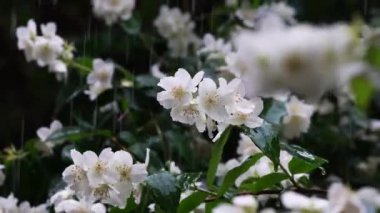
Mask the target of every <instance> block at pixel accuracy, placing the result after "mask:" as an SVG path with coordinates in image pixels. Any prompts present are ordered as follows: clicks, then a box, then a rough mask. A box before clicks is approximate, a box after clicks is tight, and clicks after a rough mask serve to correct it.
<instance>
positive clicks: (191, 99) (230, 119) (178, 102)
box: [157, 68, 263, 141]
mask: <svg viewBox="0 0 380 213" xmlns="http://www.w3.org/2000/svg"><path fill="white" fill-rule="evenodd" d="M203 75H204V73H203V72H202V71H200V72H198V73H197V74H196V75H195V76H194V77H193V78H191V76H190V74H189V73H188V72H187V71H186V70H185V69H182V68H181V69H178V71H177V72H176V73H175V74H174V76H170V77H164V78H162V79H161V80H160V82H159V83H158V86H160V87H161V88H163V89H164V91H162V92H160V93H158V94H157V100H158V101H159V102H160V104H161V105H162V106H163V107H164V108H166V109H171V112H170V115H171V117H172V119H173V120H174V121H179V122H181V123H184V124H190V125H193V124H195V126H196V127H197V129H198V131H199V132H203V131H205V129H206V126H207V129H208V131H209V136H210V137H212V132H213V131H214V130H216V129H218V132H219V133H218V134H217V135H216V137H215V138H214V141H215V140H216V139H218V138H219V136H220V135H221V133H222V132H223V131H224V130H225V129H226V128H227V126H228V125H245V126H247V127H250V128H255V127H258V126H261V124H262V122H263V120H262V119H261V118H259V117H258V116H259V114H260V113H261V111H262V109H263V103H262V100H261V99H259V98H255V99H252V100H247V99H245V98H244V95H245V90H244V85H243V84H242V82H241V80H239V79H233V80H232V81H230V82H229V83H227V81H226V80H225V79H224V78H219V87H218V86H217V85H216V84H215V82H214V81H213V80H212V79H210V78H203Z"/></svg>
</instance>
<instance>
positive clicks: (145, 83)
mask: <svg viewBox="0 0 380 213" xmlns="http://www.w3.org/2000/svg"><path fill="white" fill-rule="evenodd" d="M136 82H137V87H138V88H145V87H156V86H157V84H158V79H157V78H155V77H153V76H152V75H147V74H146V75H145V74H144V75H139V76H137V77H136Z"/></svg>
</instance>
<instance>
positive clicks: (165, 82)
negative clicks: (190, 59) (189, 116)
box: [157, 68, 204, 109]
mask: <svg viewBox="0 0 380 213" xmlns="http://www.w3.org/2000/svg"><path fill="white" fill-rule="evenodd" d="M203 74H204V73H203V72H202V71H200V72H198V73H197V74H196V75H195V76H194V78H191V76H190V74H189V73H188V72H187V71H186V70H185V69H182V68H180V69H178V71H177V72H176V73H175V74H174V77H173V76H170V77H165V78H162V79H161V80H160V82H159V83H158V86H160V87H161V88H163V89H164V91H162V92H159V93H158V94H157V100H158V101H159V102H160V104H161V105H162V106H163V107H164V108H166V109H170V108H173V107H176V106H181V105H185V104H188V103H190V101H191V100H192V99H193V97H192V94H193V93H195V92H196V91H197V85H198V84H199V82H200V81H201V80H202V78H203Z"/></svg>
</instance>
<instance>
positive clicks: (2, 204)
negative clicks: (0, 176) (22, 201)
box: [0, 194, 18, 213]
mask: <svg viewBox="0 0 380 213" xmlns="http://www.w3.org/2000/svg"><path fill="white" fill-rule="evenodd" d="M17 202H18V200H17V198H15V197H14V196H13V194H10V195H9V196H8V197H7V198H5V197H0V212H4V213H8V212H9V213H17V212H18V207H17Z"/></svg>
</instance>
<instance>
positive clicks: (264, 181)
mask: <svg viewBox="0 0 380 213" xmlns="http://www.w3.org/2000/svg"><path fill="white" fill-rule="evenodd" d="M287 178H288V176H286V174H284V173H271V174H267V175H264V176H262V177H259V178H253V179H250V181H245V182H243V184H242V185H241V186H240V188H241V189H245V190H249V191H251V192H253V193H257V192H259V191H261V190H263V189H266V188H271V187H273V186H275V184H278V183H280V182H281V181H283V180H286V179H287ZM251 181H252V182H251Z"/></svg>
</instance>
